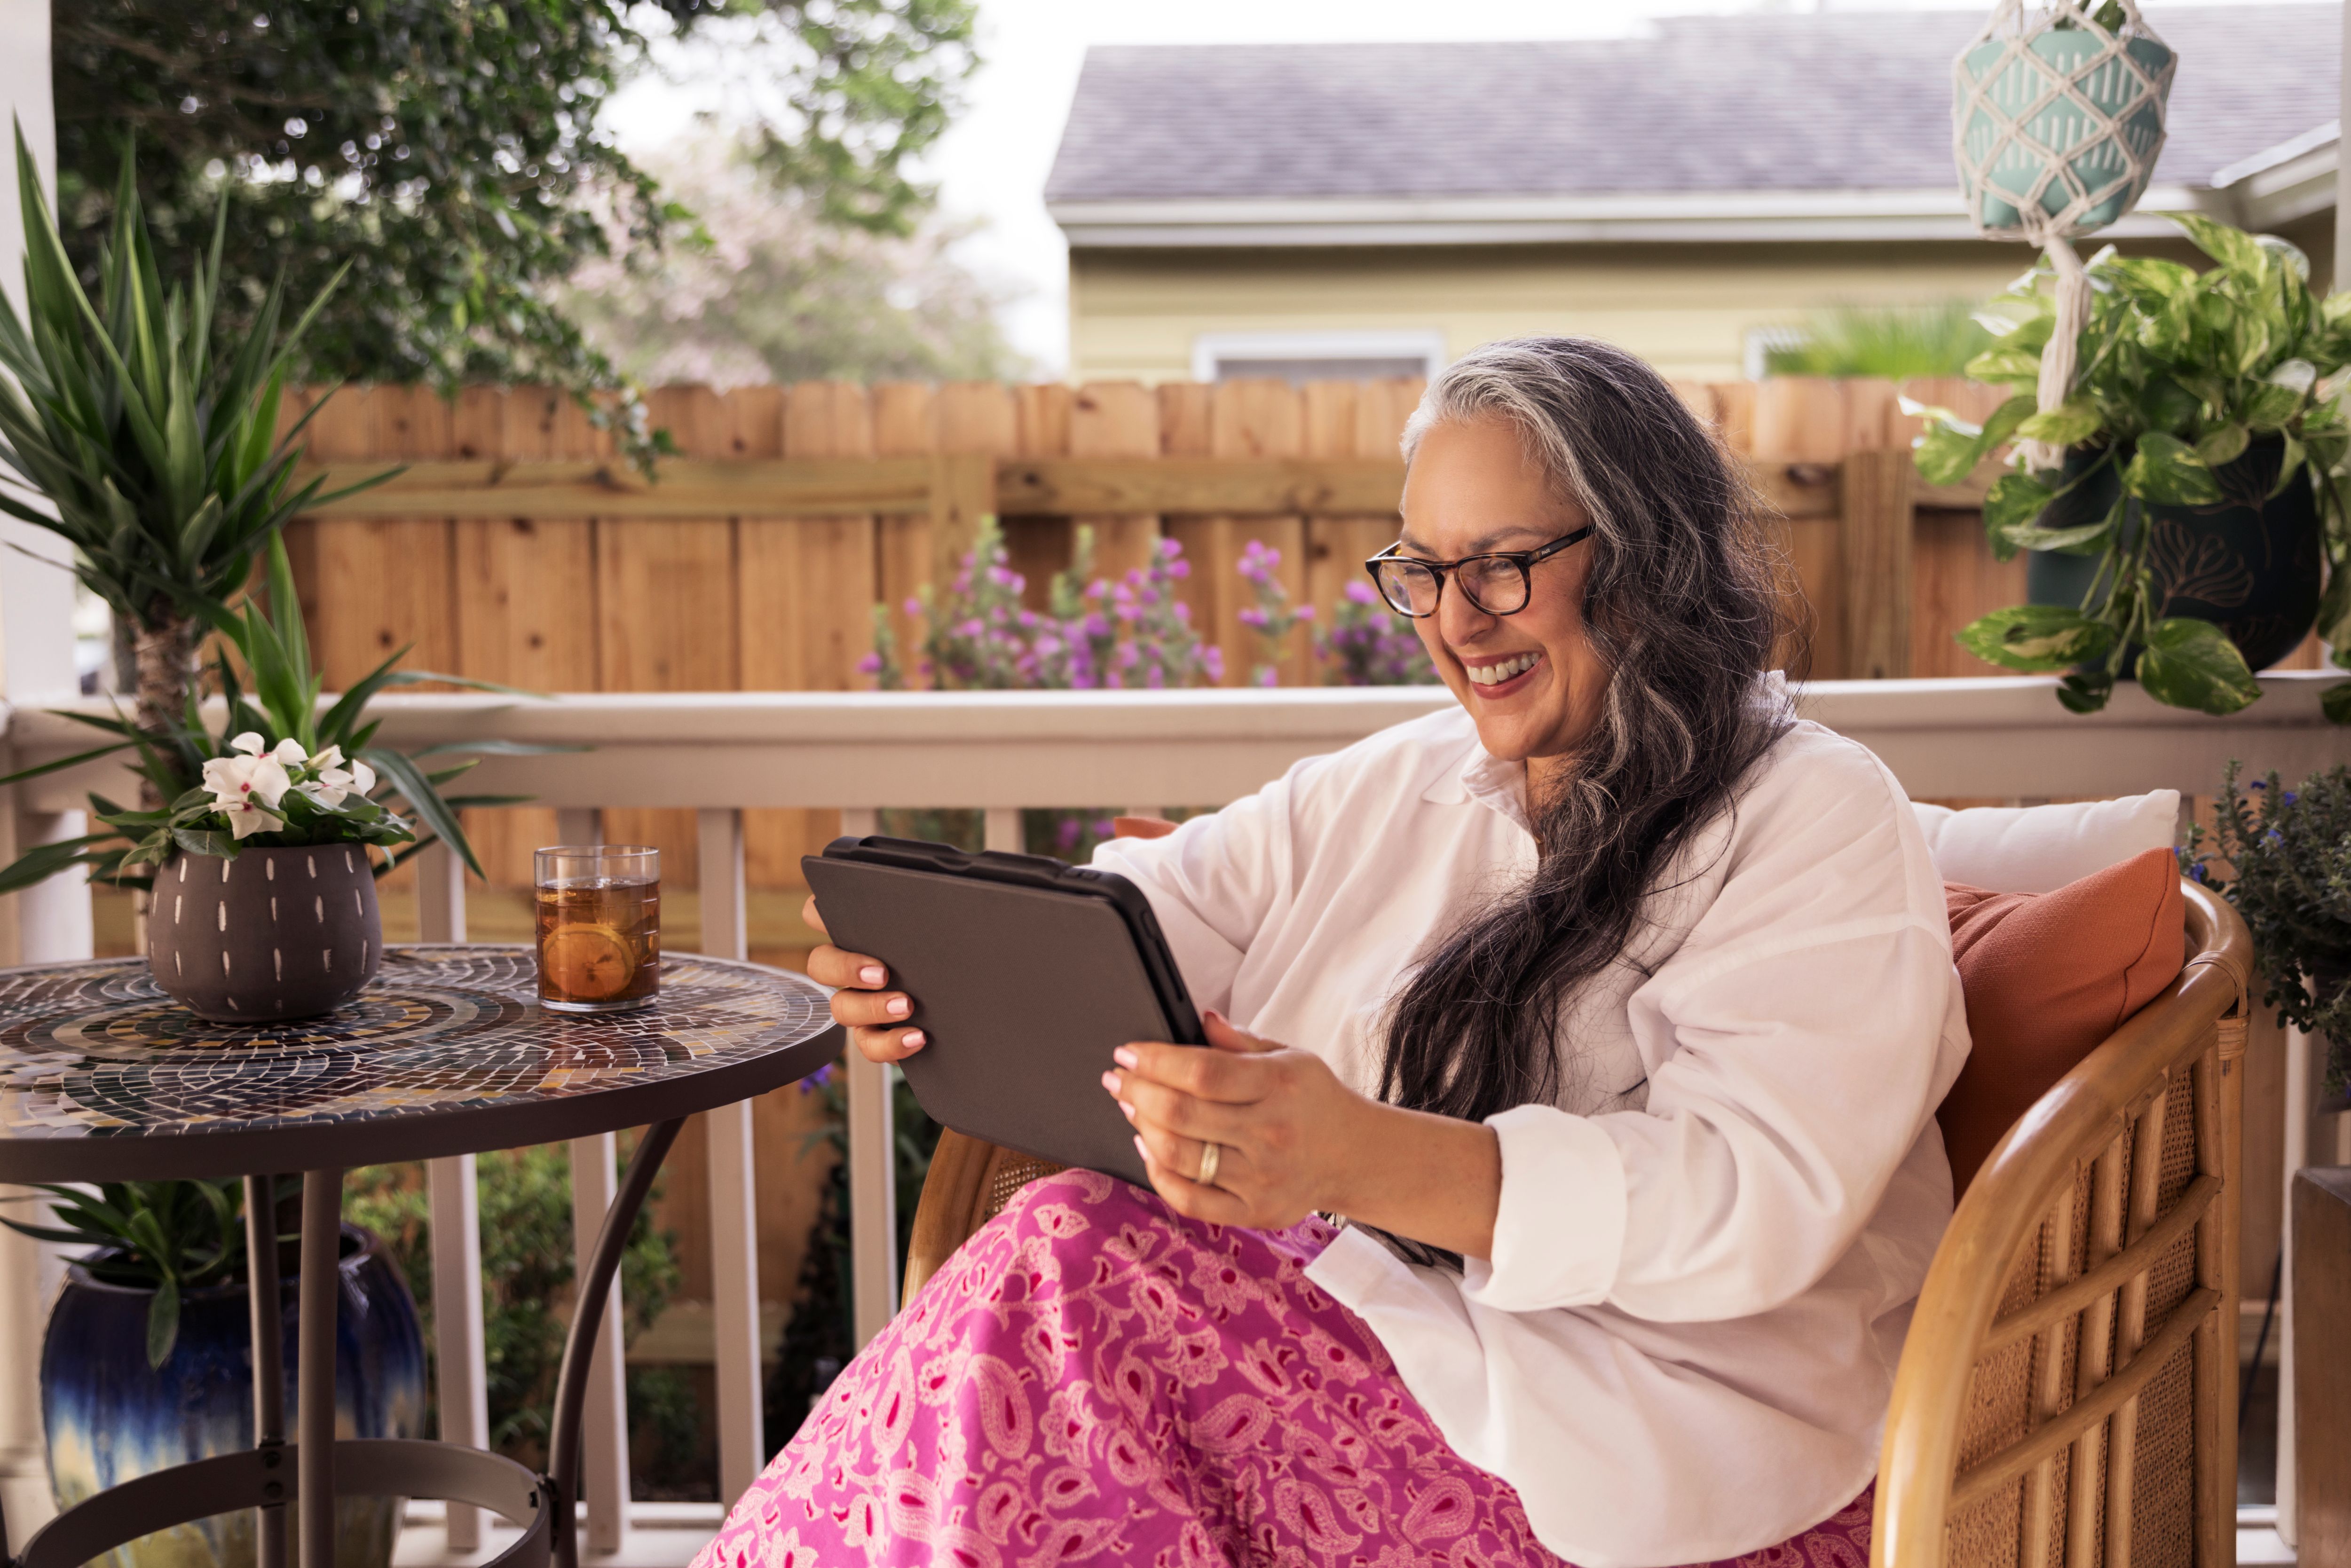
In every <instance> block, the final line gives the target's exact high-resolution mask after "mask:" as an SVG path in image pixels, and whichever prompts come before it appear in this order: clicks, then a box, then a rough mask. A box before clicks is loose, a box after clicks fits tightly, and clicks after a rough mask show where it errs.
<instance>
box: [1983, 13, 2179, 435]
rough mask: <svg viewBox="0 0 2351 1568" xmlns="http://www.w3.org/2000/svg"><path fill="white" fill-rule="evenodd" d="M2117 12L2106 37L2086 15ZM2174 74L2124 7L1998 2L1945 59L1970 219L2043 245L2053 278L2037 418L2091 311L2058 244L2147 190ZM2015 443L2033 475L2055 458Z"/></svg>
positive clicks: (2056, 390) (2070, 369) (2078, 275)
mask: <svg viewBox="0 0 2351 1568" xmlns="http://www.w3.org/2000/svg"><path fill="white" fill-rule="evenodd" d="M2116 13H2119V14H2120V21H2119V24H2118V25H2117V26H2114V27H2113V28H2112V29H2111V30H2110V29H2109V28H2107V27H2105V26H2101V25H2100V24H2099V22H2098V21H2097V20H2096V19H2095V17H2096V16H2100V15H2104V16H2107V17H2109V18H2112V17H2114V16H2116ZM2178 68H2179V57H2178V56H2177V55H2175V54H2174V53H2173V52H2172V50H2171V47H2170V46H2169V45H2168V44H2166V43H2165V42H2164V41H2163V40H2162V39H2161V38H2159V37H2156V35H2155V31H2154V29H2153V28H2151V27H2149V26H2147V24H2146V22H2144V21H2143V20H2141V19H2140V17H2139V14H2138V7H2137V5H2135V4H2134V3H2133V0H2104V3H2103V4H2102V3H2101V0H2049V3H2048V4H2045V5H2032V6H2027V5H2025V3H2024V0H2001V4H2000V5H1999V6H1998V8H1996V9H1995V10H1994V11H1993V12H1992V15H1991V21H1989V22H1988V23H1986V24H1985V25H1984V29H1983V31H1982V32H1980V33H1979V34H1977V35H1976V37H1975V41H1974V42H1972V43H1970V45H1968V47H1966V48H1964V49H1962V50H1961V51H1959V58H1958V59H1957V60H1955V61H1954V62H1952V67H1951V78H1952V84H1953V104H1952V115H1951V122H1952V148H1953V152H1954V153H1955V154H1956V156H1957V157H1958V160H1959V184H1960V188H1961V190H1962V191H1963V192H1964V193H1965V194H1966V196H1967V199H1968V213H1969V215H1970V217H1972V218H1973V219H1974V220H1975V223H1976V226H1977V227H1978V228H1980V229H1981V230H1982V231H1983V232H1984V234H1985V235H1987V236H1988V237H1990V238H1992V239H2021V240H2029V241H2031V242H2032V244H2034V245H2037V246H2041V248H2042V249H2043V251H2044V252H2045V253H2046V254H2047V256H2048V257H2049V262H2050V265H2051V266H2052V267H2054V268H2055V269H2056V272H2057V298H2056V320H2055V323H2054V326H2053V330H2052V331H2051V333H2050V338H2049V345H2048V347H2047V348H2046V349H2044V350H2043V351H2042V357H2041V382H2040V386H2039V388H2038V389H2037V391H2038V398H2037V402H2038V403H2039V406H2040V408H2041V409H2042V410H2043V412H2046V411H2049V410H2052V409H2054V408H2057V407H2058V406H2059V405H2061V404H2062V403H2064V401H2065V398H2066V395H2067V394H2068V393H2069V392H2071V391H2072V390H2073V384H2074V339H2075V338H2076V337H2077V336H2078V335H2079V334H2080V332H2081V329H2082V327H2083V325H2084V323H2085V322H2086V321H2087V320H2088V319H2089V314H2090V280H2089V277H2088V275H2087V274H2086V273H2085V272H2084V271H2083V270H2082V258H2081V257H2080V256H2076V255H2075V254H2074V247H2073V246H2072V245H2071V244H2069V243H2068V242H2069V241H2070V240H2072V239H2073V238H2074V236H2075V235H2085V234H2088V233H2090V232H2092V231H2093V230H2095V229H2101V228H2104V227H2105V226H2106V225H2108V224H2111V223H2113V222H2114V221H2115V220H2116V218H2119V217H2121V216H2122V215H2123V214H2125V213H2127V212H2129V211H2130V210H2131V208H2132V207H2133V206H2134V205H2136V204H2137V202H2138V199H2139V197H2140V196H2142V195H2143V194H2145V193H2146V192H2147V180H2148V177H2149V176H2151V175H2152V174H2153V173H2154V172H2155V161H2156V157H2157V155H2158V154H2159V153H2160V152H2162V151H2163V133H2164V108H2165V104H2166V102H2167V100H2168V99H2169V98H2170V96H2171V78H2172V74H2173V72H2174V71H2175V70H2177V69H2178ZM2022 447H2023V450H2024V455H2025V459H2026V461H2027V463H2028V464H2029V465H2031V466H2032V467H2034V468H2053V467H2055V466H2057V465H2058V464H2059V463H2060V462H2061V461H2062V460H2063V458H2064V454H2063V453H2062V452H2059V451H2057V450H2055V449H2054V448H2052V447H2049V446H2047V445H2045V444H2042V443H2037V442H2026V443H2023V444H2022Z"/></svg>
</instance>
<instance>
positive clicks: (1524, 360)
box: [1380, 338, 1789, 1261]
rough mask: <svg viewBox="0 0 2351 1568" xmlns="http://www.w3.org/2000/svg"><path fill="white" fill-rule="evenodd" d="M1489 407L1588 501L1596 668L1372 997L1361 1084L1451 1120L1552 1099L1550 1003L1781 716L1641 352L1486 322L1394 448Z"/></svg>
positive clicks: (1588, 624) (1767, 648)
mask: <svg viewBox="0 0 2351 1568" xmlns="http://www.w3.org/2000/svg"><path fill="white" fill-rule="evenodd" d="M1497 419H1499V420H1504V421H1507V422H1509V423H1510V424H1511V425H1513V426H1515V427H1516V428H1517V430H1518V432H1519V434H1520V436H1521V437H1522V438H1523V439H1524V441H1525V444H1526V450H1527V452H1528V454H1529V455H1531V457H1532V458H1533V459H1534V460H1535V461H1536V462H1537V463H1538V464H1540V465H1541V467H1542V469H1543V471H1544V472H1545V473H1546V474H1547V475H1548V476H1550V480H1551V483H1552V486H1553V488H1554V490H1555V492H1556V493H1557V494H1558V495H1559V496H1561V497H1563V498H1565V499H1568V500H1572V501H1573V502H1574V503H1575V504H1576V505H1578V506H1579V507H1582V508H1583V511H1584V513H1585V514H1586V515H1587V516H1588V517H1590V518H1591V520H1592V524H1593V530H1594V533H1593V539H1592V541H1591V543H1590V544H1589V545H1588V546H1587V547H1585V548H1587V549H1590V550H1591V552H1592V558H1591V565H1590V570H1589V571H1588V573H1587V575H1586V577H1585V579H1584V585H1583V606H1582V610H1583V625H1584V629H1585V632H1586V635H1587V636H1588V637H1589V638H1590V640H1591V643H1592V645H1593V649H1594V651H1595V652H1596V653H1598V654H1599V656H1600V659H1601V662H1602V663H1603V664H1604V666H1605V668H1606V669H1607V671H1608V676H1607V679H1608V685H1607V690H1606V693H1605V695H1604V698H1603V700H1602V702H1601V704H1600V713H1599V718H1598V721H1597V723H1596V724H1595V725H1594V726H1593V730H1592V732H1591V734H1590V735H1589V736H1587V737H1585V738H1584V740H1583V743H1582V744H1581V746H1579V747H1578V748H1577V750H1576V753H1575V756H1574V758H1573V763H1572V765H1571V766H1570V767H1569V768H1565V769H1564V770H1562V776H1561V777H1560V779H1559V781H1558V782H1557V783H1556V785H1555V786H1553V787H1552V788H1551V789H1549V791H1548V792H1547V794H1546V796H1545V797H1544V798H1542V799H1540V800H1529V801H1528V814H1529V817H1530V820H1531V822H1532V824H1533V827H1534V830H1535V840H1536V845H1537V850H1538V855H1537V862H1536V867H1535V870H1534V872H1533V873H1531V875H1530V876H1529V877H1528V878H1527V879H1526V880H1525V881H1524V882H1523V883H1520V884H1519V885H1518V886H1516V887H1513V888H1511V889H1510V890H1509V891H1507V892H1506V893H1504V894H1501V895H1500V896H1499V897H1498V898H1497V899H1496V900H1495V901H1494V902H1493V903H1492V904H1489V906H1488V907H1487V908H1485V909H1484V910H1482V911H1480V912H1479V913H1478V914H1477V915H1473V916H1472V917H1471V918H1470V919H1469V920H1468V923H1467V924H1466V925H1463V926H1462V927H1461V928H1460V929H1458V930H1457V931H1455V932H1453V933H1452V934H1451V935H1450V936H1446V937H1444V938H1443V939H1442V940H1441V941H1439V942H1438V943H1437V946H1435V947H1434V949H1433V950H1431V951H1430V952H1428V953H1427V954H1426V955H1425V957H1424V961H1423V963H1422V965H1421V967H1420V968H1419V970H1418V972H1417V973H1416V975H1415V976H1414V977H1413V978H1412V980H1411V981H1410V983H1409V984H1408V985H1406V986H1405V989H1404V991H1403V992H1402V994H1401V995H1400V996H1399V997H1398V998H1396V1000H1395V1004H1394V1006H1393V1008H1392V1009H1391V1011H1390V1014H1389V1019H1388V1029H1387V1041H1386V1050H1385V1055H1384V1061H1383V1063H1382V1068H1381V1077H1380V1092H1381V1097H1382V1098H1383V1099H1384V1100H1387V1101H1389V1102H1390V1103H1394V1104H1398V1105H1404V1106H1408V1107H1410V1108H1412V1109H1415V1110H1421V1111H1433V1112H1436V1113H1439V1114H1442V1115H1447V1116H1458V1117H1462V1118H1465V1119H1467V1120H1470V1121H1481V1120H1483V1119H1484V1118H1486V1117H1488V1116H1490V1115H1492V1114H1494V1113H1496V1112H1499V1111H1506V1110H1509V1109H1510V1107H1512V1106H1514V1105H1523V1104H1528V1103H1544V1104H1551V1103H1556V1102H1557V1100H1558V1097H1559V1095H1560V1092H1561V1090H1562V1082H1561V1073H1562V1066H1561V1063H1562V1052H1561V1051H1560V1050H1559V1049H1558V1045H1557V1041H1556V1039H1555V1030H1556V1029H1557V1027H1558V1024H1559V1020H1560V1019H1561V1017H1562V1009H1563V1008H1564V1006H1565V1005H1566V1004H1567V1003H1568V1002H1569V1001H1570V1000H1571V998H1573V994H1574V992H1575V991H1576V990H1577V988H1579V987H1580V986H1582V985H1583V984H1584V983H1585V982H1587V981H1589V980H1590V979H1591V978H1592V977H1593V976H1595V975H1597V974H1599V973H1600V972H1601V971H1602V970H1604V969H1605V968H1606V967H1608V966H1609V965H1610V964H1611V963H1612V962H1613V961H1614V960H1615V959H1616V957H1617V956H1618V955H1620V954H1621V953H1623V952H1624V951H1625V947H1626V946H1627V944H1628V942H1630V941H1631V939H1632V938H1633V937H1634V936H1635V930H1636V927H1637V925H1639V923H1640V921H1641V918H1642V913H1641V912H1642V908H1643V904H1644V901H1645V899H1646V897H1647V895H1648V894H1651V893H1652V892H1653V891H1655V890H1656V885H1657V884H1658V883H1659V882H1660V879H1661V878H1662V877H1663V876H1664V875H1665V874H1666V873H1667V868H1668V866H1669V865H1671V864H1672V862H1674V859H1675V857H1676V855H1677V852H1680V851H1681V850H1682V849H1683V848H1684V847H1685V846H1687V844H1688V843H1689V841H1690V840H1691V839H1692V837H1693V835H1695V834H1696V833H1697V832H1698V831H1699V830H1700V829H1702V828H1703V827H1704V826H1705V825H1706V824H1707V823H1708V821H1711V820H1712V819H1714V818H1715V817H1717V816H1718V815H1719V814H1720V813H1722V812H1724V811H1727V810H1730V809H1731V806H1732V803H1733V800H1734V797H1735V796H1736V793H1737V791H1738V789H1739V787H1740V779H1742V778H1743V777H1744V776H1745V775H1746V773H1747V772H1748V770H1749V769H1750V768H1751V767H1753V766H1754V764H1755V762H1756V760H1757V758H1760V757H1761V755H1762V754H1763V752H1764V750H1765V749H1766V748H1767V747H1770V746H1771V743H1772V742H1773V741H1774V740H1775V739H1777V738H1778V737H1779V736H1780V735H1781V734H1782V731H1783V730H1784V729H1785V728H1786V727H1787V725H1788V723H1789V717H1788V715H1787V714H1786V712H1785V711H1784V707H1783V706H1782V705H1778V704H1774V703H1771V702H1769V701H1767V700H1764V699H1763V697H1762V696H1761V693H1760V691H1759V686H1758V683H1757V681H1756V676H1757V674H1759V673H1760V672H1761V671H1763V670H1765V669H1768V668H1770V667H1771V663H1772V653H1773V650H1774V647H1775V645H1776V644H1777V643H1778V641H1779V639H1780V636H1781V633H1782V630H1783V627H1784V624H1785V618H1784V614H1783V612H1782V594H1781V592H1780V591H1779V578H1778V573H1777V570H1776V567H1775V561H1774V559H1773V556H1772V554H1771V551H1770V550H1769V549H1766V548H1765V545H1764V542H1763V538H1762V535H1761V529H1760V528H1759V526H1758V524H1759V521H1760V518H1759V506H1758V503H1757V500H1756V497H1755V496H1754V494H1753V492H1752V490H1751V489H1750V487H1749V486H1748V485H1747V483H1746V480H1745V477H1744V476H1743V475H1742V474H1741V473H1740V471H1739V470H1738V469H1737V468H1736V467H1734V466H1733V465H1732V463H1731V461H1730V459H1729V455H1728V454H1726V453H1725V451H1724V450H1723V448H1722V446H1721V444H1720V443H1719V442H1718V441H1717V440H1716V439H1715V437H1714V435H1713V434H1712V432H1710V431H1709V430H1708V428H1707V427H1706V426H1705V425H1703V424H1701V423H1699V422H1698V419H1697V418H1695V417H1694V416H1693V415H1692V414H1691V413H1690V412H1689V411H1688V410H1687V408H1685V407H1684V406H1683V405H1682V402H1681V400H1680V399H1679V398H1678V397H1677V396H1676V395H1675V394H1674V392H1673V389H1672V388H1670V387H1668V386H1667V384H1666V383H1665V382H1664V381H1663V380H1661V379H1660V378H1659V377H1658V375H1657V373H1656V371H1653V370H1651V369H1650V368H1649V367H1648V366H1647V365H1646V364H1644V363H1643V362H1642V361H1639V360H1637V359H1635V358H1634V357H1633V356H1632V355H1631V354H1628V353H1626V352H1625V351H1624V350H1621V349H1615V348H1612V347H1610V346H1609V345H1607V344H1605V343H1598V342H1593V341H1591V340H1586V339H1581V338H1520V339H1516V340H1511V341H1508V342H1500V343H1489V344H1487V345H1486V346H1485V347H1483V348H1481V349H1479V350H1474V351H1473V352H1471V353H1469V354H1468V355H1467V356H1465V357H1464V358H1462V359H1460V360H1458V361H1455V362H1454V363H1453V364H1452V365H1450V366H1449V367H1447V369H1446V371H1444V372H1443V373H1442V374H1441V375H1439V376H1438V377H1437V380H1436V381H1435V382H1433V383H1431V384H1430V386H1429V389H1428V392H1427V393H1426V396H1424V397H1423V398H1422V399H1421V402H1420V406H1419V408H1418V409H1417V410H1416V411H1415V413H1413V416H1412V419H1411V421H1410V423H1407V424H1406V425H1405V434H1404V454H1405V460H1406V461H1407V462H1409V461H1411V459H1412V457H1413V455H1414V454H1415V453H1416V451H1417V450H1418V448H1419V445H1420V442H1421V440H1422V438H1423V437H1424V436H1426V434H1427V433H1428V432H1429V430H1430V429H1431V428H1432V427H1434V426H1436V425H1438V424H1448V423H1468V422H1473V421H1481V420H1497ZM1423 1250H1426V1249H1423ZM1427 1255H1428V1256H1429V1257H1430V1258H1431V1259H1437V1258H1447V1259H1449V1255H1445V1254H1437V1253H1434V1252H1429V1253H1428V1254H1427ZM1455 1261H1458V1260H1455Z"/></svg>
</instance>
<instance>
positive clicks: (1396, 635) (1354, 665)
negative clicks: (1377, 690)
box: [1314, 582, 1437, 686]
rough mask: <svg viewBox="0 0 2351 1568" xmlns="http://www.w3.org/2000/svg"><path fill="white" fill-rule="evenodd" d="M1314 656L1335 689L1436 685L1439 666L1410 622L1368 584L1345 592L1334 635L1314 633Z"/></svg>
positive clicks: (1334, 614)
mask: <svg viewBox="0 0 2351 1568" xmlns="http://www.w3.org/2000/svg"><path fill="white" fill-rule="evenodd" d="M1314 655H1315V657H1316V658H1318V659H1320V660H1322V663H1323V664H1324V665H1325V666H1326V668H1325V670H1324V672H1323V679H1324V680H1326V681H1328V682H1329V683H1330V684H1331V685H1334V686H1431V685H1436V684H1437V666H1436V665H1435V664H1431V663H1429V659H1428V650H1427V649H1426V648H1424V647H1422V646H1421V643H1420V634H1419V633H1418V632H1415V631H1414V630H1413V629H1412V622H1411V620H1410V619H1409V618H1407V617H1405V616H1402V615H1399V614H1397V613H1396V612H1395V611H1394V610H1391V609H1389V608H1388V604H1387V601H1385V600H1384V599H1382V598H1381V597H1380V596H1379V592H1378V591H1377V590H1375V589H1374V588H1373V587H1372V585H1371V584H1370V583H1368V582H1350V583H1348V584H1347V586H1346V587H1344V588H1343V589H1341V590H1340V591H1339V606H1338V608H1337V609H1336V610H1335V611H1333V612H1332V615H1331V626H1330V629H1329V630H1328V631H1324V630H1322V628H1320V627H1318V628H1316V629H1315V633H1314Z"/></svg>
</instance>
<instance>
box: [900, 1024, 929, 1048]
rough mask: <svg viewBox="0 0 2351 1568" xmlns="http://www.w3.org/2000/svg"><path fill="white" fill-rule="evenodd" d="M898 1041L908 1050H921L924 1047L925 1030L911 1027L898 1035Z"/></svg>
mask: <svg viewBox="0 0 2351 1568" xmlns="http://www.w3.org/2000/svg"><path fill="white" fill-rule="evenodd" d="M898 1043H899V1044H900V1045H903V1046H904V1047H905V1048H906V1049H907V1050H908V1051H920V1050H922V1049H923V1031H922V1030H918V1029H910V1030H907V1031H906V1032H905V1033H904V1034H902V1035H900V1036H899V1037H898Z"/></svg>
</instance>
